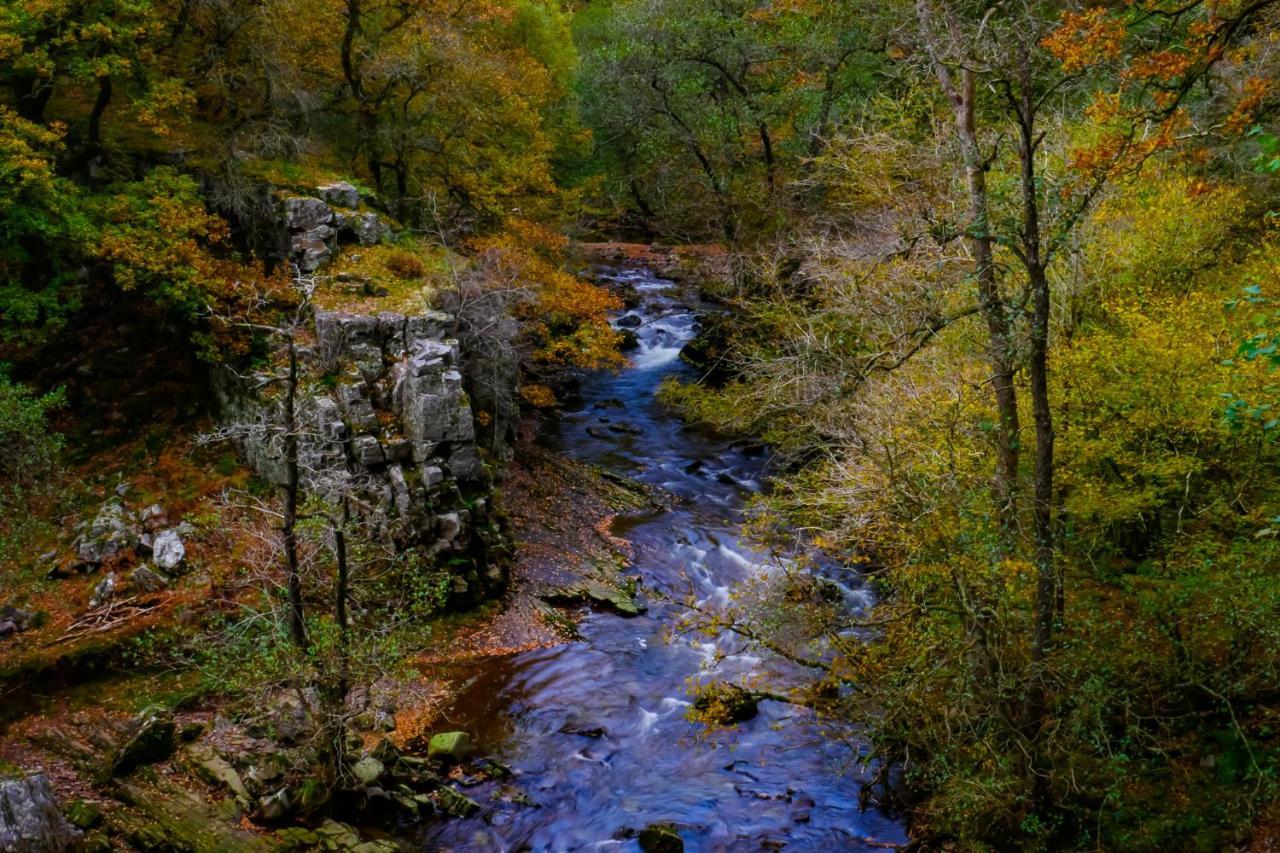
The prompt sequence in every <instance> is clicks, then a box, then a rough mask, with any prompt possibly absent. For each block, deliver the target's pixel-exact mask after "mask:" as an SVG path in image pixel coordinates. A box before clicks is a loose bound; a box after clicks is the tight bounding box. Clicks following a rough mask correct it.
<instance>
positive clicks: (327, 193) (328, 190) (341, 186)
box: [317, 181, 360, 207]
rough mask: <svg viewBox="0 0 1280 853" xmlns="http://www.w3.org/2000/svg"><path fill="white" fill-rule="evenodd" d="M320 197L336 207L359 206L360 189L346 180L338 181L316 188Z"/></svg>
mask: <svg viewBox="0 0 1280 853" xmlns="http://www.w3.org/2000/svg"><path fill="white" fill-rule="evenodd" d="M317 190H318V192H319V193H320V197H321V198H322V199H324V200H325V201H327V202H329V204H332V205H336V206H338V207H359V206H360V191H359V190H358V189H356V188H355V187H354V186H352V185H351V184H349V183H347V182H346V181H338V182H336V183H332V184H326V185H324V186H322V187H318V188H317Z"/></svg>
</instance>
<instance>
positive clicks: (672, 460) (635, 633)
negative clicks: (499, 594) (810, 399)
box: [422, 268, 906, 851]
mask: <svg viewBox="0 0 1280 853" xmlns="http://www.w3.org/2000/svg"><path fill="white" fill-rule="evenodd" d="M608 277H609V278H612V279H613V280H614V281H616V282H618V283H620V284H622V285H625V286H628V287H630V288H632V289H634V291H635V292H636V293H637V295H638V296H639V300H640V301H639V304H638V305H637V306H636V307H635V308H634V309H632V310H630V311H628V312H626V313H625V314H624V315H622V316H621V317H619V318H617V320H616V321H615V322H617V323H618V324H619V325H620V326H622V327H630V328H634V331H635V332H636V334H637V336H638V338H639V340H640V346H639V348H638V349H637V350H635V351H634V352H633V353H632V359H631V366H630V367H629V368H627V369H625V370H623V371H621V372H620V373H618V374H601V375H592V376H589V377H587V378H586V380H585V381H584V383H583V388H582V394H581V399H580V401H579V402H578V404H577V406H576V408H574V409H573V410H571V411H568V412H566V413H565V414H564V415H563V417H562V418H561V419H559V420H558V421H555V422H551V423H549V424H548V427H547V429H546V431H545V433H544V435H543V436H542V441H543V442H544V443H545V444H546V445H547V446H548V447H550V448H552V449H555V450H558V451H561V452H563V453H566V454H568V455H570V456H572V457H574V458H577V459H580V460H583V461H586V462H591V463H595V464H597V465H601V466H603V467H605V468H607V469H610V470H612V471H616V472H618V473H620V474H625V475H627V476H630V477H633V478H636V479H639V480H642V481H644V482H647V483H650V484H653V485H656V486H660V487H662V488H664V489H666V490H668V491H669V492H672V493H674V494H675V495H677V496H679V498H682V499H683V500H680V501H677V502H676V504H675V506H674V507H673V508H671V509H666V510H660V511H655V512H652V513H649V514H645V515H640V516H636V517H628V518H624V519H620V520H619V521H617V522H616V523H615V525H614V528H613V532H614V533H615V534H616V535H618V536H621V537H623V538H625V539H627V540H628V541H629V542H631V543H632V547H633V549H634V560H633V564H632V566H631V568H630V569H629V570H628V571H629V573H632V574H638V575H640V576H641V577H642V579H643V586H642V589H648V590H657V591H661V592H663V593H667V594H669V595H670V596H672V597H673V598H674V599H676V600H679V599H682V598H683V597H685V596H686V595H688V594H690V593H692V594H693V595H694V596H695V597H696V598H697V599H699V600H700V601H702V602H703V603H704V604H706V605H707V606H714V605H717V604H721V603H724V602H726V601H727V600H728V596H729V594H730V592H731V590H732V589H733V588H734V586H735V584H738V583H741V582H742V581H743V580H744V579H745V578H747V577H748V576H749V575H750V574H752V573H753V572H758V571H768V570H769V563H770V561H769V560H768V558H767V555H765V554H763V553H760V552H758V551H757V550H755V549H753V548H752V547H751V546H750V545H749V544H747V543H746V542H744V541H743V539H742V538H741V534H740V529H739V527H740V522H741V508H742V506H743V504H744V502H745V500H746V499H747V498H748V497H749V496H750V495H751V494H752V493H753V492H755V491H757V490H759V489H760V488H761V487H762V477H763V475H764V469H765V466H766V462H767V461H766V459H765V458H764V456H763V454H762V453H760V452H759V451H758V450H755V451H753V450H752V449H751V448H749V447H748V448H742V447H736V446H733V445H730V444H729V443H727V442H724V441H721V440H718V439H715V438H713V437H710V436H707V435H704V434H702V433H700V432H698V431H696V430H693V429H689V428H686V427H685V426H683V425H682V424H681V422H680V421H679V420H678V419H677V418H675V417H674V416H672V415H671V414H670V413H669V412H667V411H664V410H663V409H662V408H661V407H660V406H658V405H657V403H656V402H655V399H654V396H655V393H656V391H657V388H658V386H659V384H660V383H661V382H662V380H663V379H665V378H667V377H669V376H685V375H687V374H688V371H689V370H690V368H688V367H687V366H686V365H684V364H683V363H682V362H681V361H680V360H679V359H678V355H679V352H680V349H681V347H682V346H683V345H684V344H685V343H687V342H688V341H689V340H690V339H692V337H693V336H694V334H695V332H696V328H697V322H698V321H697V312H696V306H695V305H693V304H691V302H690V301H689V300H690V299H691V297H690V296H689V295H688V294H684V293H682V292H681V291H680V289H679V288H677V287H676V286H675V285H674V284H673V283H672V282H669V281H665V280H662V279H660V278H657V277H656V276H654V275H653V274H652V273H651V272H649V271H647V270H645V269H637V268H627V269H618V270H613V271H611V272H610V273H609V275H608ZM637 324H638V325H637ZM842 588H843V589H844V590H845V593H846V598H847V599H848V602H849V606H851V607H854V608H857V607H860V606H865V604H866V594H865V592H863V591H862V590H860V589H859V588H858V586H857V583H856V580H853V581H850V582H848V583H846V584H845V585H843V586H842ZM647 603H648V605H649V610H648V611H647V612H646V613H645V614H644V615H642V616H640V617H637V618H631V619H626V618H622V617H620V616H617V615H614V614H611V613H605V612H592V613H590V614H589V615H587V616H586V618H585V620H584V621H583V622H582V624H581V626H580V629H579V630H580V632H581V635H582V639H581V640H580V641H578V642H572V643H567V644H564V645H560V646H556V647H554V648H547V649H541V650H538V651H533V652H528V653H525V654H520V655H516V656H514V657H510V658H506V659H501V660H496V661H492V662H489V663H487V664H485V665H484V666H483V668H482V669H481V670H480V671H479V672H478V673H476V674H474V677H473V678H472V680H471V681H470V682H469V684H468V686H467V688H466V690H465V692H464V694H463V696H462V697H461V699H460V702H459V707H458V709H457V711H458V715H455V716H454V719H453V721H454V722H456V723H458V724H459V725H460V727H463V728H468V729H470V730H471V731H472V733H473V734H475V735H477V736H478V738H479V741H480V743H481V745H482V746H483V747H484V749H485V750H486V752H488V753H490V754H492V755H494V756H496V757H498V758H499V759H501V761H503V762H504V763H506V764H508V765H509V766H510V767H511V768H512V771H513V773H514V779H513V780H511V781H510V782H506V783H497V782H489V783H484V784H482V785H479V786H475V787H472V788H469V789H465V791H466V793H467V794H468V795H469V796H471V797H472V798H473V799H476V800H477V801H479V802H481V803H482V805H483V808H482V810H481V812H480V814H479V815H478V816H477V817H474V818H470V819H466V820H452V821H447V822H442V823H438V824H434V825H431V826H430V827H428V828H427V829H426V831H425V835H424V837H423V839H422V840H423V843H424V845H425V847H426V848H427V849H433V850H539V851H541V850H548V851H559V850H566V851H568V850H608V851H614V850H617V851H630V850H638V849H639V843H638V841H637V840H636V838H635V832H636V831H638V830H640V829H643V828H644V827H645V826H647V825H649V824H652V823H657V822H671V823H674V824H675V825H676V827H677V828H678V829H679V831H680V834H681V836H682V838H683V839H684V842H685V849H686V850H691V851H697V850H762V849H778V848H779V847H782V846H785V847H786V849H791V850H816V849H825V850H859V849H863V848H871V847H876V848H880V847H883V846H885V845H886V844H892V843H901V842H904V841H905V840H906V839H905V836H904V833H903V831H902V828H901V827H900V826H899V825H898V824H896V823H895V822H893V821H892V820H891V819H889V818H888V817H886V816H885V815H883V814H880V813H878V812H874V811H868V812H860V811H859V809H858V787H859V782H860V781H861V776H860V771H859V769H858V767H857V765H856V763H855V762H853V761H851V757H852V753H851V748H850V745H849V744H848V743H842V742H840V741H838V740H835V739H831V738H827V737H823V736H821V733H820V732H819V731H818V730H817V728H816V726H815V725H814V724H813V721H812V720H811V719H810V718H809V714H808V712H806V711H804V710H803V709H799V708H796V707H793V706H791V705H787V704H784V703H780V702H772V701H766V702H762V703H761V704H760V713H759V715H758V716H757V717H756V718H754V719H752V720H750V721H748V722H746V723H743V724H742V725H741V726H740V728H739V729H738V730H737V731H733V732H729V733H724V734H717V735H716V736H715V737H713V738H710V739H709V738H707V737H706V734H705V731H704V730H703V729H701V728H700V727H699V726H697V725H695V724H693V723H690V722H689V721H688V720H687V719H686V710H687V708H688V704H689V699H688V695H687V691H688V685H689V680H690V679H691V678H697V677H699V675H700V674H701V673H702V671H703V668H704V665H705V664H707V662H708V661H709V660H710V659H711V658H712V656H713V655H714V654H715V653H716V651H717V649H718V650H720V651H740V650H741V649H742V646H743V644H742V642H741V641H740V640H736V639H735V638H733V637H732V636H726V637H721V638H719V639H718V640H716V639H713V638H707V637H696V638H689V637H684V638H679V637H677V638H676V639H675V640H672V639H671V638H670V637H669V634H670V631H669V629H670V627H671V625H672V624H673V622H675V621H676V620H678V619H679V617H680V613H679V612H678V609H677V607H676V606H675V605H670V604H663V603H662V602H661V601H660V600H655V598H653V597H650V598H649V599H647ZM774 666H775V664H774V663H772V662H769V661H766V660H762V659H760V658H759V657H756V656H754V655H752V654H751V653H750V651H749V650H748V651H747V652H745V653H739V654H733V655H730V656H729V657H727V658H726V659H725V660H724V661H723V662H721V663H719V664H717V665H716V669H715V675H716V676H717V677H723V678H728V679H730V680H734V679H735V677H742V676H750V675H751V674H754V673H758V672H776V669H774ZM459 715H460V716H459ZM512 787H515V788H517V789H519V790H520V791H521V792H523V794H524V795H526V796H527V797H528V798H529V799H530V800H532V802H533V805H531V804H528V803H525V804H521V803H518V802H509V800H511V799H512V798H511V796H510V792H511V788H512ZM504 794H505V795H506V796H505V797H504V796H503V795H504Z"/></svg>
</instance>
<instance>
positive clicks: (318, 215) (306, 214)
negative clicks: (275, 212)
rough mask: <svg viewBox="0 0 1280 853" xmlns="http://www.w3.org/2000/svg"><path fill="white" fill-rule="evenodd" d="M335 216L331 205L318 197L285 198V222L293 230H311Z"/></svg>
mask: <svg viewBox="0 0 1280 853" xmlns="http://www.w3.org/2000/svg"><path fill="white" fill-rule="evenodd" d="M332 218H333V211H331V210H330V209H329V205H327V204H325V203H324V201H322V200H321V199H318V198H307V197H305V196H295V197H293V198H287V199H285V200H284V222H285V225H286V226H287V227H288V228H289V229H290V230H293V231H310V230H311V229H312V228H316V227H319V226H321V225H325V224H327V223H328V222H329V221H330V220H331V219H332Z"/></svg>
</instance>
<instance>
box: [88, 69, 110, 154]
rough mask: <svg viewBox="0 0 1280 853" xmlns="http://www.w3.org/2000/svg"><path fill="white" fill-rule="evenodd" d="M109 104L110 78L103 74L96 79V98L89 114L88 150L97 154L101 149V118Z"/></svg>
mask: <svg viewBox="0 0 1280 853" xmlns="http://www.w3.org/2000/svg"><path fill="white" fill-rule="evenodd" d="M110 104H111V77H110V75H107V74H104V75H103V76H101V77H99V78H98V97H97V99H96V100H95V101H94V102H93V111H92V112H91V113H89V150H90V151H91V152H92V153H93V154H97V153H98V152H99V151H100V150H101V149H102V116H103V114H104V113H105V112H106V111H107V107H108V106H109V105H110Z"/></svg>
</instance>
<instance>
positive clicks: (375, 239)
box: [349, 213, 390, 246]
mask: <svg viewBox="0 0 1280 853" xmlns="http://www.w3.org/2000/svg"><path fill="white" fill-rule="evenodd" d="M349 225H350V227H351V232H352V233H353V234H354V235H355V237H356V242H357V243H359V244H360V245H361V246H373V245H375V244H377V243H380V242H382V238H383V237H385V236H386V235H387V232H388V231H389V230H390V229H388V228H387V226H386V225H384V224H383V222H382V219H381V218H380V217H379V216H378V214H376V213H362V214H360V215H358V216H355V217H352V219H351V221H350V223H349Z"/></svg>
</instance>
